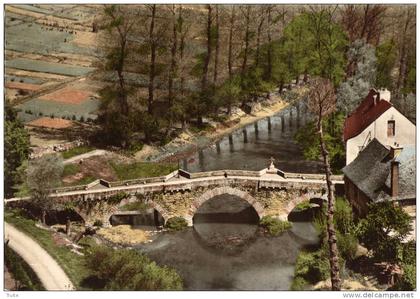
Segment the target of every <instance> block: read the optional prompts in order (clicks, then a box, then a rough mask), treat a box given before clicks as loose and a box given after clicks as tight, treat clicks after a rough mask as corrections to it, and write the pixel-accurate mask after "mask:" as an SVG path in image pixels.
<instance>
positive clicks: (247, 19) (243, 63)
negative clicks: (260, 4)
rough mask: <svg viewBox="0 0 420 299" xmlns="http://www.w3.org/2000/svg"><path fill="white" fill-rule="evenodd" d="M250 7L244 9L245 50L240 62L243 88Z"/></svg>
mask: <svg viewBox="0 0 420 299" xmlns="http://www.w3.org/2000/svg"><path fill="white" fill-rule="evenodd" d="M250 9H251V6H249V5H247V7H246V16H245V22H246V29H245V49H244V59H243V60H242V68H241V86H242V87H243V80H244V77H245V71H246V66H247V64H248V48H249V35H250V32H249V14H250Z"/></svg>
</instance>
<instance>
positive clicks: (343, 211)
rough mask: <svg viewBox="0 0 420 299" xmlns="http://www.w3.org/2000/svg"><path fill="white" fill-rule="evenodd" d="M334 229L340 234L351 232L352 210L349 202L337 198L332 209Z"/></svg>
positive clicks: (352, 226)
mask: <svg viewBox="0 0 420 299" xmlns="http://www.w3.org/2000/svg"><path fill="white" fill-rule="evenodd" d="M334 224H335V228H336V229H337V230H338V231H339V232H341V233H349V232H351V231H353V228H354V225H353V210H352V208H351V206H350V204H349V202H348V201H347V200H346V199H345V198H343V197H337V199H336V201H335V208H334Z"/></svg>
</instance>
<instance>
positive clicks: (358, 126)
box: [344, 89, 416, 165]
mask: <svg viewBox="0 0 420 299" xmlns="http://www.w3.org/2000/svg"><path fill="white" fill-rule="evenodd" d="M390 99H391V93H390V92H389V91H388V90H386V89H381V90H379V91H377V90H375V89H371V90H370V91H369V94H368V95H367V96H366V98H365V99H364V100H363V101H362V102H361V103H360V105H359V106H358V107H357V108H356V109H355V110H354V111H353V112H352V113H351V114H350V115H349V116H348V117H347V119H346V120H345V123H344V142H345V144H346V165H348V164H349V163H351V162H352V161H353V160H354V159H355V158H356V157H357V155H358V154H359V152H361V151H362V150H363V149H364V148H365V147H366V146H367V145H368V144H369V142H370V141H371V140H373V139H374V138H376V139H377V140H378V141H379V142H380V143H382V144H383V145H385V146H403V147H404V146H406V145H415V143H416V126H415V125H414V124H413V123H412V122H411V121H410V120H409V119H408V118H407V117H405V116H404V115H403V114H402V113H401V112H399V111H398V110H397V109H395V107H394V106H393V105H392V104H391V102H390Z"/></svg>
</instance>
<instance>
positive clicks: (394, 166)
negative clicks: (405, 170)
mask: <svg viewBox="0 0 420 299" xmlns="http://www.w3.org/2000/svg"><path fill="white" fill-rule="evenodd" d="M402 149H403V148H402V147H400V146H399V145H398V144H395V146H391V151H390V152H389V156H390V158H391V159H392V160H391V197H397V196H398V185H399V182H398V178H399V173H400V169H399V166H400V162H399V161H397V157H398V156H399V154H400V153H401V151H402Z"/></svg>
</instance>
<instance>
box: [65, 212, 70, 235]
mask: <svg viewBox="0 0 420 299" xmlns="http://www.w3.org/2000/svg"><path fill="white" fill-rule="evenodd" d="M70 234H71V221H70V218H69V217H67V220H66V235H67V236H70Z"/></svg>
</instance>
